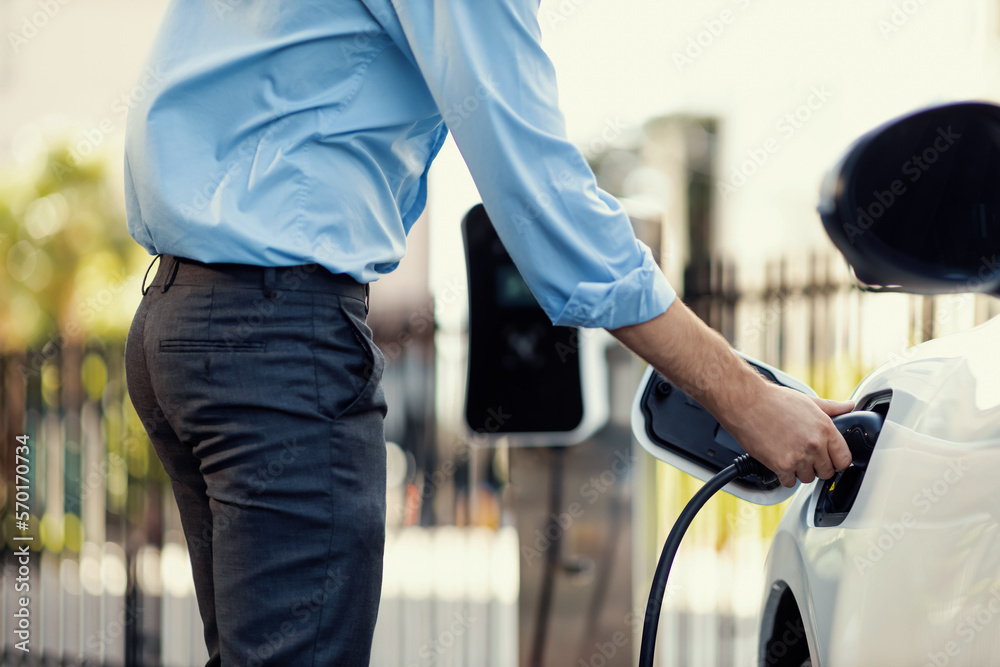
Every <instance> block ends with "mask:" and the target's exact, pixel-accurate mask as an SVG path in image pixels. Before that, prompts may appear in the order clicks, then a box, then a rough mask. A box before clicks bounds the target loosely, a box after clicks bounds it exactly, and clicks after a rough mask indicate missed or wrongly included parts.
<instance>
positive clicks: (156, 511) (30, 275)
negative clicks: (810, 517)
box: [0, 0, 1000, 667]
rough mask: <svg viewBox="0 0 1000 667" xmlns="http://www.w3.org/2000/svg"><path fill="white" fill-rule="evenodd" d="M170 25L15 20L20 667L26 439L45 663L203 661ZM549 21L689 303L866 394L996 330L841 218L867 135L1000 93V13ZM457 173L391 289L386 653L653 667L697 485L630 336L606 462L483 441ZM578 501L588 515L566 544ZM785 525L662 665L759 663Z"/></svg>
mask: <svg viewBox="0 0 1000 667" xmlns="http://www.w3.org/2000/svg"><path fill="white" fill-rule="evenodd" d="M456 1H458V0H456ZM477 1H481V2H482V1H486V0H477ZM166 4H167V3H165V2H163V1H161V0H127V1H126V0H0V36H2V37H3V44H0V296H2V298H0V371H2V378H0V392H2V393H0V411H2V413H0V419H2V421H0V431H2V438H3V440H2V441H0V454H2V457H0V461H2V465H3V474H2V475H0V517H3V518H2V524H0V525H2V537H3V539H2V541H0V549H3V551H2V552H0V553H3V554H4V556H5V558H4V561H3V562H4V563H5V566H4V567H5V569H4V577H3V580H4V590H3V594H2V595H0V612H2V613H0V630H2V636H3V646H5V652H4V654H3V661H4V664H22V663H19V662H18V660H20V659H21V654H20V652H19V651H15V650H14V649H13V643H14V638H13V634H12V629H11V625H10V620H11V613H12V612H11V610H12V608H13V607H12V606H11V605H12V604H13V602H12V601H13V598H14V593H13V591H12V590H11V589H12V585H11V583H12V578H13V576H14V574H13V572H14V569H13V564H12V559H10V558H9V557H8V556H9V554H10V551H11V550H12V549H13V548H14V547H15V544H16V543H15V542H14V541H13V537H14V535H15V534H19V533H18V532H17V531H16V530H15V526H14V518H13V502H14V489H13V470H14V450H13V446H14V445H15V444H16V442H15V436H17V435H20V434H22V433H26V434H28V435H29V436H30V438H31V442H32V443H33V445H34V451H33V454H32V470H33V472H32V484H33V489H34V495H33V499H32V519H31V525H32V531H33V534H34V535H35V536H36V538H37V539H36V540H35V541H34V542H33V543H32V546H33V548H34V549H36V550H37V551H36V557H35V559H34V562H35V567H36V572H35V575H34V579H33V581H34V582H35V584H36V586H37V588H36V589H35V591H34V593H33V595H34V598H33V600H34V604H35V607H34V608H33V613H34V614H35V620H34V625H33V628H34V630H35V633H36V634H35V635H34V636H33V640H32V647H33V654H32V658H35V659H37V658H41V657H42V655H43V654H44V656H45V657H46V658H50V659H55V660H58V659H64V660H65V661H66V662H65V663H63V664H78V663H79V662H80V661H81V660H82V659H84V658H86V659H87V660H88V663H87V664H98V665H103V664H108V665H158V664H162V665H194V664H199V661H203V660H204V658H205V656H204V653H205V649H204V646H203V643H202V639H201V627H200V620H199V618H198V614H197V607H196V604H195V602H194V595H193V585H192V583H191V574H190V566H189V564H188V561H187V555H186V551H185V549H186V547H185V546H184V540H183V536H182V534H181V532H180V523H179V518H178V516H177V511H176V507H175V505H174V503H173V499H172V497H171V495H170V489H169V485H168V484H166V483H165V482H166V477H165V474H164V472H163V470H162V468H161V466H160V465H159V462H158V461H157V460H156V456H155V454H154V453H153V451H152V449H151V447H150V445H149V442H148V440H147V438H146V436H145V433H144V431H143V429H142V426H141V424H140V423H139V421H138V419H137V417H136V415H135V413H134V411H133V409H132V407H131V405H130V403H129V400H128V397H127V394H126V392H125V388H124V374H123V348H124V340H125V334H126V332H127V329H128V326H129V324H130V322H131V317H132V314H133V313H134V311H135V308H136V307H137V305H138V303H139V300H140V297H141V294H140V284H141V280H142V276H143V272H144V271H145V270H146V267H147V265H148V264H149V261H150V257H149V256H147V255H146V253H145V251H144V250H142V249H141V248H139V247H138V246H137V245H136V244H135V243H134V242H132V240H131V239H130V238H129V236H128V233H127V231H126V229H125V219H124V207H123V201H122V159H121V155H122V139H123V132H124V127H125V118H126V114H127V111H128V105H129V102H130V100H131V99H132V97H133V96H139V95H143V94H145V93H144V88H143V84H142V80H143V78H144V77H145V76H146V74H147V72H146V71H144V65H143V60H144V57H145V51H146V48H147V46H148V45H149V43H150V41H151V38H152V35H153V33H154V31H155V29H156V26H157V23H158V21H159V17H160V16H161V14H162V13H163V11H164V8H165V6H166ZM539 22H540V24H541V27H542V32H543V34H544V44H545V47H546V49H547V51H548V52H549V54H550V56H551V57H552V59H553V61H554V62H555V65H556V69H557V72H558V76H559V84H560V99H561V104H562V108H563V111H564V114H565V117H566V125H567V130H568V132H569V135H570V138H571V139H572V140H573V141H574V142H576V143H577V144H578V145H579V146H580V148H581V150H582V151H583V152H584V154H585V156H586V157H587V158H588V160H589V161H590V163H591V165H592V166H593V168H594V170H595V172H596V173H597V176H598V179H599V181H600V184H601V185H602V187H604V188H605V189H606V190H608V191H610V192H611V193H613V194H615V195H617V196H619V197H621V198H622V199H623V200H624V201H625V202H626V205H627V206H628V210H629V211H630V212H631V214H632V216H633V220H634V222H635V227H636V231H637V233H638V234H639V235H640V237H642V238H643V239H644V240H645V241H646V242H647V244H649V245H650V246H651V247H652V248H653V249H654V252H655V253H656V254H657V256H658V257H659V261H660V263H661V266H662V268H663V270H664V272H665V273H666V274H667V276H668V278H669V279H670V280H671V282H672V284H673V285H674V286H675V287H676V288H677V289H678V291H679V292H680V293H682V294H683V297H684V299H685V301H687V303H688V304H689V305H691V306H692V307H693V308H694V309H695V310H696V312H698V313H699V315H701V316H702V317H703V318H704V319H705V320H706V321H708V322H709V323H710V324H711V325H712V326H714V327H716V328H717V329H719V330H720V331H721V332H723V334H725V335H726V336H727V337H728V338H729V340H730V342H731V343H733V344H734V345H735V346H736V347H737V348H739V349H741V350H743V351H745V352H747V353H749V354H751V355H753V356H755V357H757V358H759V359H762V360H763V361H766V362H768V363H771V364H773V365H776V366H779V367H781V368H783V369H784V370H786V371H788V372H790V373H792V374H793V375H796V376H798V377H800V378H801V379H803V380H805V381H806V382H808V383H810V384H811V385H812V386H813V387H814V388H815V389H816V390H817V391H818V392H819V393H820V394H821V395H826V396H829V397H832V398H846V397H848V396H849V395H850V394H851V392H852V390H853V388H854V386H855V385H856V384H857V383H858V381H859V380H860V379H861V378H862V377H863V376H864V375H865V374H866V373H867V372H869V371H870V370H872V369H873V368H874V367H875V366H877V365H878V364H879V363H881V362H884V361H886V360H890V359H892V358H893V357H894V355H897V354H899V353H900V352H901V351H902V350H904V349H906V348H907V347H909V346H911V345H913V344H915V343H918V342H920V341H922V340H925V339H927V338H931V337H935V336H940V335H943V334H947V333H949V332H952V331H957V330H962V329H966V328H969V327H971V326H973V325H974V324H977V323H980V322H983V321H985V320H986V319H988V318H989V317H991V316H992V315H994V314H995V313H997V312H998V309H997V307H996V306H995V304H993V303H992V302H991V301H989V300H987V299H986V298H982V297H975V298H973V297H971V296H968V297H966V296H956V297H936V298H926V299H925V298H922V297H909V296H890V295H877V296H873V295H863V294H862V293H860V292H858V291H857V290H856V289H854V288H852V286H851V282H850V277H849V274H848V271H847V269H846V267H845V265H844V263H843V261H842V259H840V257H839V255H837V254H836V253H835V252H834V251H833V249H832V246H831V244H830V243H829V242H828V240H827V239H826V237H825V234H824V232H823V230H822V228H821V225H820V223H819V220H818V217H817V215H816V213H815V204H816V201H817V192H818V186H819V182H820V179H821V177H822V176H823V174H824V172H825V170H826V169H827V168H829V167H830V166H831V165H832V164H833V162H834V161H835V160H836V159H837V157H838V156H839V155H840V154H841V153H842V152H843V151H844V150H845V149H846V148H847V146H848V145H849V144H850V143H851V141H853V140H854V139H855V138H856V137H857V136H858V135H860V134H861V133H863V132H865V131H866V130H868V129H871V128H872V127H874V126H876V125H878V124H880V123H883V122H885V121H886V120H888V119H890V118H892V117H894V116H896V115H899V114H901V113H904V112H907V111H910V110H913V109H916V108H918V107H921V106H925V105H929V104H934V103H939V102H947V101H954V100H964V99H984V100H994V101H995V100H997V98H998V95H1000V2H998V1H997V0H949V1H948V2H945V0H839V1H838V2H829V1H828V2H815V1H814V2H802V1H801V0H709V1H707V2H681V1H679V0H614V1H612V0H544V1H543V2H542V4H541V10H540V13H539ZM497 57H505V56H504V54H497ZM192 159H197V156H192ZM430 178H431V180H430V196H429V203H428V207H427V211H426V213H425V215H424V217H423V219H422V220H421V221H419V222H418V224H417V225H416V228H415V229H414V231H413V233H412V234H411V237H410V249H409V255H408V257H407V259H406V260H405V261H404V262H403V263H402V265H401V267H400V269H399V270H398V272H397V273H396V274H394V275H392V276H390V277H388V278H386V279H384V280H383V281H380V283H378V284H377V285H376V286H375V287H374V288H373V291H372V304H373V309H372V313H371V316H370V323H371V325H372V328H373V330H374V332H375V336H376V339H377V341H378V343H379V345H380V347H381V348H382V350H383V352H384V353H385V355H386V357H387V360H388V367H387V370H386V372H385V379H384V382H385V387H386V392H387V396H388V400H389V403H390V412H389V416H388V420H387V423H386V429H387V438H388V439H389V441H390V442H389V444H388V445H387V456H388V462H389V485H388V486H389V488H388V489H387V494H388V498H389V512H388V517H387V520H388V523H389V537H388V542H387V547H386V563H385V568H386V569H385V584H384V589H383V597H382V605H381V612H380V617H379V624H378V628H377V630H376V641H375V649H374V652H373V658H372V663H373V664H374V665H378V666H383V665H384V666H386V667H395V666H399V667H411V666H413V665H421V666H423V665H452V666H458V665H497V666H509V665H518V664H520V665H543V664H544V665H566V666H570V665H572V666H587V665H589V666H591V667H604V666H605V665H608V666H610V665H631V664H635V661H636V659H637V656H638V650H637V640H638V634H637V631H638V630H639V628H640V627H641V615H642V610H643V607H644V605H645V596H646V592H647V589H648V584H649V581H650V578H651V575H652V570H653V567H654V566H655V562H656V557H657V555H658V552H659V548H660V546H661V545H662V542H663V540H664V538H665V536H666V532H667V531H668V530H669V527H670V525H671V522H672V521H673V519H674V518H675V517H676V515H677V513H678V512H679V510H680V508H681V507H682V506H683V504H684V503H685V502H686V500H687V499H688V498H689V497H690V496H691V495H692V493H693V492H694V491H695V489H696V488H697V487H698V483H697V482H695V481H694V480H693V479H691V478H688V477H686V476H684V475H682V474H681V473H678V472H676V471H674V470H672V469H670V468H668V467H667V466H666V465H664V464H661V463H657V462H655V461H654V460H653V459H651V458H650V457H648V456H647V455H646V454H645V453H644V452H643V451H642V450H641V449H640V448H638V447H637V446H636V445H635V444H634V442H633V441H632V438H631V436H630V431H629V427H628V416H629V408H630V401H631V398H632V395H633V393H634V391H635V388H636V387H637V384H638V380H639V377H640V375H641V372H642V365H641V364H640V363H639V362H638V361H637V360H635V359H634V358H632V357H631V356H630V355H628V354H627V353H625V352H624V351H622V350H621V349H620V348H617V347H615V346H613V345H611V346H609V347H608V349H607V353H606V356H607V360H608V364H609V367H610V369H611V374H610V377H611V383H610V393H609V396H608V400H609V401H610V406H611V421H610V423H609V425H608V426H607V427H606V428H604V429H602V430H601V431H600V432H598V433H597V434H596V435H595V436H594V437H592V438H591V439H589V440H588V441H587V442H584V443H582V444H580V445H577V446H575V447H573V448H572V449H569V450H566V451H564V450H552V449H544V448H543V449H531V450H525V449H514V448H508V447H505V446H500V447H492V448H486V447H483V446H482V443H480V442H476V441H470V440H469V438H468V437H467V435H466V433H465V430H464V429H463V427H462V422H461V415H462V404H463V397H464V383H465V355H466V349H467V333H466V326H467V289H466V279H465V264H464V258H463V254H462V243H461V234H460V228H459V223H460V221H461V219H462V216H463V215H464V214H465V212H466V211H467V210H468V209H469V208H470V207H471V206H473V205H474V204H475V203H477V201H478V197H477V193H476V190H475V186H474V185H473V183H472V180H471V178H470V177H469V175H468V173H467V171H466V169H465V166H464V163H463V162H462V160H461V157H460V156H459V154H458V151H457V149H456V148H455V147H454V145H453V144H451V143H449V144H448V145H447V146H446V147H445V149H444V150H443V151H442V153H441V155H440V157H439V158H438V159H437V162H436V163H435V166H434V167H433V169H432V171H431V176H430ZM431 323H433V324H434V325H435V326H433V327H432V326H430V324H431ZM623 462H625V463H623ZM553 485H555V488H556V489H557V490H559V491H560V493H559V494H555V495H556V496H557V497H555V498H553V497H552V496H553V494H552V493H551V491H552V489H553ZM573 502H577V503H579V504H580V505H582V506H583V507H584V513H583V515H582V516H580V517H577V518H575V519H574V520H573V521H572V522H570V523H569V525H567V526H562V527H556V528H554V526H553V524H552V519H551V515H552V514H553V512H555V513H556V514H557V515H558V514H559V513H560V512H563V511H565V509H564V508H565V507H567V506H568V505H569V504H570V503H573ZM553 503H554V504H553ZM781 511H782V507H780V506H779V507H777V508H767V509H759V508H756V507H754V506H751V505H747V504H744V503H742V502H739V501H736V500H734V499H732V498H730V497H728V496H727V497H717V498H716V499H715V500H713V501H712V502H711V503H710V504H709V506H708V509H706V510H705V511H704V512H703V513H702V514H701V515H700V516H699V518H698V521H697V522H696V525H695V526H694V527H693V529H692V531H691V532H690V533H689V535H688V538H687V539H686V541H685V543H684V546H683V547H682V549H681V553H680V556H679V559H678V563H677V564H676V566H675V568H674V575H673V576H672V580H671V581H672V586H671V589H670V591H669V592H668V597H667V602H666V607H665V611H664V617H663V625H662V629H661V632H660V635H661V643H660V650H659V653H658V656H659V658H660V660H661V664H663V665H753V664H756V650H757V649H756V646H757V625H756V624H757V615H758V607H759V604H760V600H761V597H762V595H763V592H764V591H763V590H762V588H763V585H764V584H763V563H764V558H765V555H766V553H767V547H768V543H769V539H768V538H769V536H770V535H771V534H772V533H773V531H774V529H775V527H776V525H777V522H778V520H779V518H780V515H781ZM553 549H554V550H555V556H554V557H550V556H551V553H552V550H553ZM637 619H639V620H637ZM622 638H624V639H622Z"/></svg>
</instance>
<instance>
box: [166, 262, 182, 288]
mask: <svg viewBox="0 0 1000 667" xmlns="http://www.w3.org/2000/svg"><path fill="white" fill-rule="evenodd" d="M170 259H171V260H173V262H174V263H173V265H172V266H171V267H170V277H169V278H166V279H165V280H164V281H163V292H166V291H167V290H168V289H170V286H171V285H173V284H174V279H176V278H177V269H179V268H180V266H181V260H180V259H178V258H177V255H170Z"/></svg>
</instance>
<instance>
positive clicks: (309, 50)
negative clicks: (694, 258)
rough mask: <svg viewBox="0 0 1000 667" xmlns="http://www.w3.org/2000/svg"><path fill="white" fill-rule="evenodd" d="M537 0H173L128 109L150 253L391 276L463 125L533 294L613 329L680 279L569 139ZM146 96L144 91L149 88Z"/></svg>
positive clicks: (131, 207) (661, 301) (135, 231)
mask: <svg viewBox="0 0 1000 667" xmlns="http://www.w3.org/2000/svg"><path fill="white" fill-rule="evenodd" d="M537 13H538V0H322V1H319V0H172V2H171V3H170V5H169V7H168V8H167V10H166V14H165V16H164V19H163V22H162V24H161V26H160V28H159V32H158V35H157V38H156V40H155V42H154V44H153V47H152V50H151V52H150V54H149V56H148V59H147V63H146V69H147V70H148V71H151V72H152V73H154V74H155V75H156V76H153V77H146V78H147V80H153V81H155V82H156V83H154V84H153V85H152V86H149V87H148V88H145V89H139V88H137V91H136V93H137V94H135V95H134V96H133V106H132V108H131V110H130V113H129V117H128V126H127V131H126V146H125V192H126V207H127V214H128V228H129V232H130V233H131V235H132V237H133V238H134V239H135V240H136V241H137V242H138V243H139V244H141V245H142V246H143V247H144V248H145V249H146V250H147V251H148V252H150V253H169V254H173V255H180V256H184V257H189V258H192V259H197V260H201V261H203V262H238V263H243V264H253V265H269V266H289V265H295V264H303V263H312V262H317V263H319V264H321V265H323V266H325V267H326V268H328V269H329V270H331V271H333V272H334V273H347V274H350V275H351V276H353V277H354V278H355V279H357V280H359V281H361V282H366V283H367V282H371V281H373V280H376V279H377V278H378V277H379V276H380V275H382V274H386V273H388V272H390V271H392V270H393V269H394V268H395V267H396V265H397V264H398V263H399V260H400V259H401V258H402V257H403V254H404V252H405V250H406V234H407V232H408V231H409V229H410V227H411V226H412V225H413V223H414V222H415V221H416V219H417V218H418V217H419V215H420V213H421V211H423V209H424V205H425V203H426V199H427V169H428V167H429V165H430V164H431V161H432V160H433V159H434V156H435V155H436V154H437V152H438V150H439V149H440V148H441V144H442V143H443V142H444V140H445V137H446V135H447V133H448V131H449V130H450V131H451V133H452V135H453V136H454V138H455V142H456V143H457V145H458V147H459V150H460V151H461V152H462V155H463V157H464V158H465V161H466V163H467V164H468V166H469V170H470V172H471V174H472V177H473V179H474V180H475V182H476V185H477V187H478V188H479V192H480V195H481V196H482V199H483V204H484V205H485V207H486V210H487V212H488V213H489V215H490V218H491V219H492V220H493V223H494V225H495V227H496V228H497V231H498V233H499V235H500V238H501V240H502V241H503V243H504V245H505V246H506V248H507V250H508V251H509V252H510V255H511V257H512V258H513V259H514V262H515V264H516V265H517V266H518V268H519V269H520V270H521V273H522V274H523V275H524V278H525V281H526V282H527V283H528V286H529V287H530V288H531V290H532V292H533V293H534V295H535V297H536V298H537V299H538V302H539V304H540V305H541V307H542V308H543V309H544V310H545V312H546V313H547V314H548V316H549V317H550V318H551V319H552V320H553V322H555V323H556V324H560V325H568V326H588V327H606V328H610V329H613V328H617V327H621V326H625V325H629V324H635V323H638V322H644V321H646V320H649V319H652V318H653V317H656V316H657V315H660V314H661V313H663V312H664V311H666V309H667V308H668V307H669V306H670V304H671V303H672V302H673V300H674V298H675V296H676V295H675V292H674V290H673V289H672V288H671V286H670V285H669V283H668V282H667V280H666V279H665V277H664V276H663V274H662V272H661V271H660V270H659V268H658V267H657V266H656V264H655V262H654V261H653V258H652V255H651V254H650V252H649V249H648V248H647V247H646V246H645V245H643V244H642V243H641V242H639V241H638V240H637V239H636V237H635V235H634V233H633V231H632V227H631V224H630V222H629V219H628V216H627V215H626V214H625V212H624V211H623V209H622V207H621V205H620V204H619V203H618V202H617V201H616V200H615V199H614V198H613V197H611V196H610V195H609V194H607V193H606V192H604V191H602V190H601V189H599V188H598V187H597V183H596V181H595V179H594V175H593V173H592V172H591V170H590V168H589V167H588V165H587V163H586V160H585V159H584V158H583V156H582V155H581V153H580V151H579V150H577V149H576V148H575V147H574V146H573V145H572V144H570V143H569V142H568V141H567V139H566V132H565V126H564V122H563V117H562V114H561V113H560V111H559V108H558V103H557V93H556V80H555V72H554V70H553V67H552V63H551V62H550V60H549V58H548V57H547V56H546V54H545V52H544V51H543V50H542V48H541V46H540V44H539V38H540V30H539V26H538V19H537ZM140 93H141V94H140Z"/></svg>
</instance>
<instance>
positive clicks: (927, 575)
mask: <svg viewBox="0 0 1000 667" xmlns="http://www.w3.org/2000/svg"><path fill="white" fill-rule="evenodd" d="M886 390H891V392H892V399H891V403H890V405H889V409H888V413H887V416H886V421H885V424H884V426H883V429H882V433H881V435H880V437H879V440H878V443H877V445H876V447H875V451H874V453H873V455H872V458H871V461H870V462H869V465H868V471H867V473H866V475H865V478H864V481H863V483H862V484H861V487H860V490H859V493H858V496H857V499H856V501H855V503H854V506H853V507H852V509H851V511H850V513H849V514H848V516H847V518H846V519H845V521H844V522H843V523H842V524H841V525H839V526H835V527H817V526H816V525H815V520H814V516H815V510H816V502H817V498H818V496H819V493H820V487H819V485H818V484H815V483H814V484H811V485H804V486H803V487H802V488H801V489H800V490H799V491H798V493H797V494H796V496H795V497H794V498H793V500H792V503H791V504H790V506H789V508H788V510H787V511H786V513H785V515H784V518H783V519H782V521H781V524H780V525H779V528H778V531H777V534H776V536H775V539H774V543H773V545H772V548H771V552H770V554H769V555H768V560H767V588H766V589H765V595H764V600H765V604H764V613H763V616H762V637H764V636H769V628H770V625H773V623H774V621H775V619H774V618H773V613H772V612H773V609H774V604H773V598H774V596H775V595H776V594H777V591H778V590H780V589H781V587H783V586H788V587H789V588H790V589H791V590H792V591H793V593H794V595H795V597H796V600H797V601H798V603H799V611H800V613H801V614H802V617H803V620H804V625H805V628H806V632H807V635H808V636H809V644H810V652H811V654H812V659H813V666H814V667H816V666H823V667H839V666H841V665H844V666H851V667H859V666H863V665H934V666H936V667H941V666H943V665H949V666H954V665H976V666H977V667H978V666H982V665H1000V484H998V480H997V475H998V473H1000V318H994V319H993V320H990V321H989V322H987V323H985V324H983V325H981V326H979V327H976V328H975V329H972V330H970V331H966V332H962V333H959V334H954V335H952V336H948V337H945V338H941V339H936V340H933V341H929V342H927V343H923V344H921V345H918V346H916V347H914V348H911V349H909V350H907V351H906V352H904V353H902V354H901V355H898V356H897V357H896V358H894V359H890V361H889V362H887V363H886V364H884V365H883V366H881V367H880V368H878V369H877V370H876V371H874V372H873V373H872V374H870V375H869V376H868V377H867V378H866V379H865V380H864V381H863V382H862V383H861V384H860V385H859V386H858V388H857V390H856V391H855V394H854V396H853V398H854V400H855V402H856V403H859V404H860V403H861V402H862V401H863V400H864V399H865V398H866V397H868V396H871V395H874V394H876V393H878V392H883V391H886ZM775 586H777V587H778V588H777V589H776V588H775ZM769 624H770V625H769ZM761 664H775V663H774V662H771V663H768V662H767V660H766V656H765V655H764V653H763V650H762V653H761Z"/></svg>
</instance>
